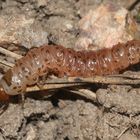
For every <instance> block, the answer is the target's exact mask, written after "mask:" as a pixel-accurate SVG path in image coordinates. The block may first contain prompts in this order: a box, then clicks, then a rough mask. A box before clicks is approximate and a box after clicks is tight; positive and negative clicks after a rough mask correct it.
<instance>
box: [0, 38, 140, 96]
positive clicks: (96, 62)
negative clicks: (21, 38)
mask: <svg viewBox="0 0 140 140" xmlns="http://www.w3.org/2000/svg"><path fill="white" fill-rule="evenodd" d="M139 61H140V41H139V40H131V41H128V42H127V43H119V44H117V45H115V46H113V47H112V48H110V49H107V48H105V49H102V50H98V51H75V50H74V49H71V48H65V47H63V46H58V45H54V46H53V45H45V46H41V47H39V48H34V49H31V50H30V51H29V52H28V53H27V54H26V56H24V57H23V58H21V59H19V60H18V61H17V62H16V64H15V66H14V67H13V68H12V69H10V70H8V71H7V73H6V74H5V75H4V76H3V78H2V79H1V81H0V86H1V91H3V92H1V93H3V94H2V96H3V97H4V96H5V95H17V94H21V93H23V92H25V91H26V87H27V86H29V85H34V84H36V83H37V82H38V80H39V77H41V76H43V75H51V74H54V75H56V76H58V77H63V76H71V77H72V76H76V77H91V76H94V75H107V74H112V73H115V72H119V71H121V70H123V69H126V68H127V67H128V66H129V65H132V64H136V63H138V62H139Z"/></svg>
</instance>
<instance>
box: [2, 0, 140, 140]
mask: <svg viewBox="0 0 140 140" xmlns="http://www.w3.org/2000/svg"><path fill="white" fill-rule="evenodd" d="M105 1H109V0H0V16H4V17H9V16H13V15H18V17H19V19H21V20H22V16H20V15H24V16H26V17H27V19H29V20H30V19H32V20H34V22H35V23H34V25H35V26H33V27H32V28H33V29H32V28H31V29H32V30H35V31H36V33H42V32H43V35H42V34H39V36H37V37H36V38H35V39H34V38H33V39H31V40H30V41H29V40H27V38H26V37H25V38H24V39H23V38H20V39H21V44H22V45H27V46H28V48H30V47H31V46H33V45H36V44H37V45H40V44H45V43H49V44H61V45H63V46H65V47H72V46H74V44H75V41H76V39H77V34H78V30H77V24H78V21H79V20H80V19H81V18H82V17H83V16H84V14H85V13H86V12H87V11H88V10H89V9H94V8H95V7H97V6H98V5H99V4H101V3H102V2H105ZM114 2H116V3H118V4H120V5H123V6H124V7H126V8H129V9H131V12H132V14H133V15H136V14H137V11H138V10H137V9H138V8H139V7H140V3H136V5H133V6H131V5H132V4H133V3H134V2H135V1H134V0H124V1H122V0H114ZM20 17H21V18H20ZM23 19H24V18H23ZM17 36H18V35H17ZM25 36H26V35H25ZM20 39H19V40H20ZM37 39H38V41H37ZM19 40H18V41H19ZM19 42H20V41H19ZM25 42H27V44H26V43H25ZM138 67H139V66H138ZM138 73H139V72H138ZM94 86H96V85H94V84H93V87H92V88H93V89H94ZM46 92H47V91H46ZM54 92H55V94H53V96H51V97H49V98H47V97H44V96H43V97H40V96H39V95H38V94H36V93H33V94H36V95H34V96H29V97H26V99H25V102H24V108H23V106H22V103H19V102H17V101H11V102H10V103H8V104H6V103H4V104H2V103H1V106H2V107H4V105H5V108H6V109H5V111H4V112H3V113H2V114H1V115H0V140H117V139H119V140H139V139H140V87H139V85H136V86H133V87H132V86H128V85H121V86H119V85H112V86H111V85H109V86H102V85H100V86H96V90H94V92H96V95H97V100H96V101H91V100H88V99H86V98H84V97H81V96H78V95H75V94H72V93H70V92H67V91H63V90H58V91H54ZM15 100H16V99H15ZM6 105H7V106H6Z"/></svg>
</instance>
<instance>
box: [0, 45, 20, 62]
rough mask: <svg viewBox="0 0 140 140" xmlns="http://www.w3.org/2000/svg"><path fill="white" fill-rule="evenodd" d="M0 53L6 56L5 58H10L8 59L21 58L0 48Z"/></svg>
mask: <svg viewBox="0 0 140 140" xmlns="http://www.w3.org/2000/svg"><path fill="white" fill-rule="evenodd" d="M0 52H1V53H3V54H5V55H7V56H10V57H13V58H16V59H20V58H21V57H22V56H21V55H18V54H16V53H13V52H11V51H8V50H7V49H4V48H2V47H0Z"/></svg>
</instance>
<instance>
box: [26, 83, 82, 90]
mask: <svg viewBox="0 0 140 140" xmlns="http://www.w3.org/2000/svg"><path fill="white" fill-rule="evenodd" d="M78 85H82V83H73V84H45V85H44V86H43V87H42V89H40V88H39V87H38V86H37V85H35V86H33V87H28V88H27V90H26V92H33V91H40V90H52V89H58V88H65V87H74V86H78Z"/></svg>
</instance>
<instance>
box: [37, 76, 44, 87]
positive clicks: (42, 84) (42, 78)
mask: <svg viewBox="0 0 140 140" xmlns="http://www.w3.org/2000/svg"><path fill="white" fill-rule="evenodd" d="M39 79H40V80H39V81H38V83H37V86H38V88H39V89H40V90H43V86H44V84H45V81H46V75H44V76H42V77H39Z"/></svg>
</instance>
